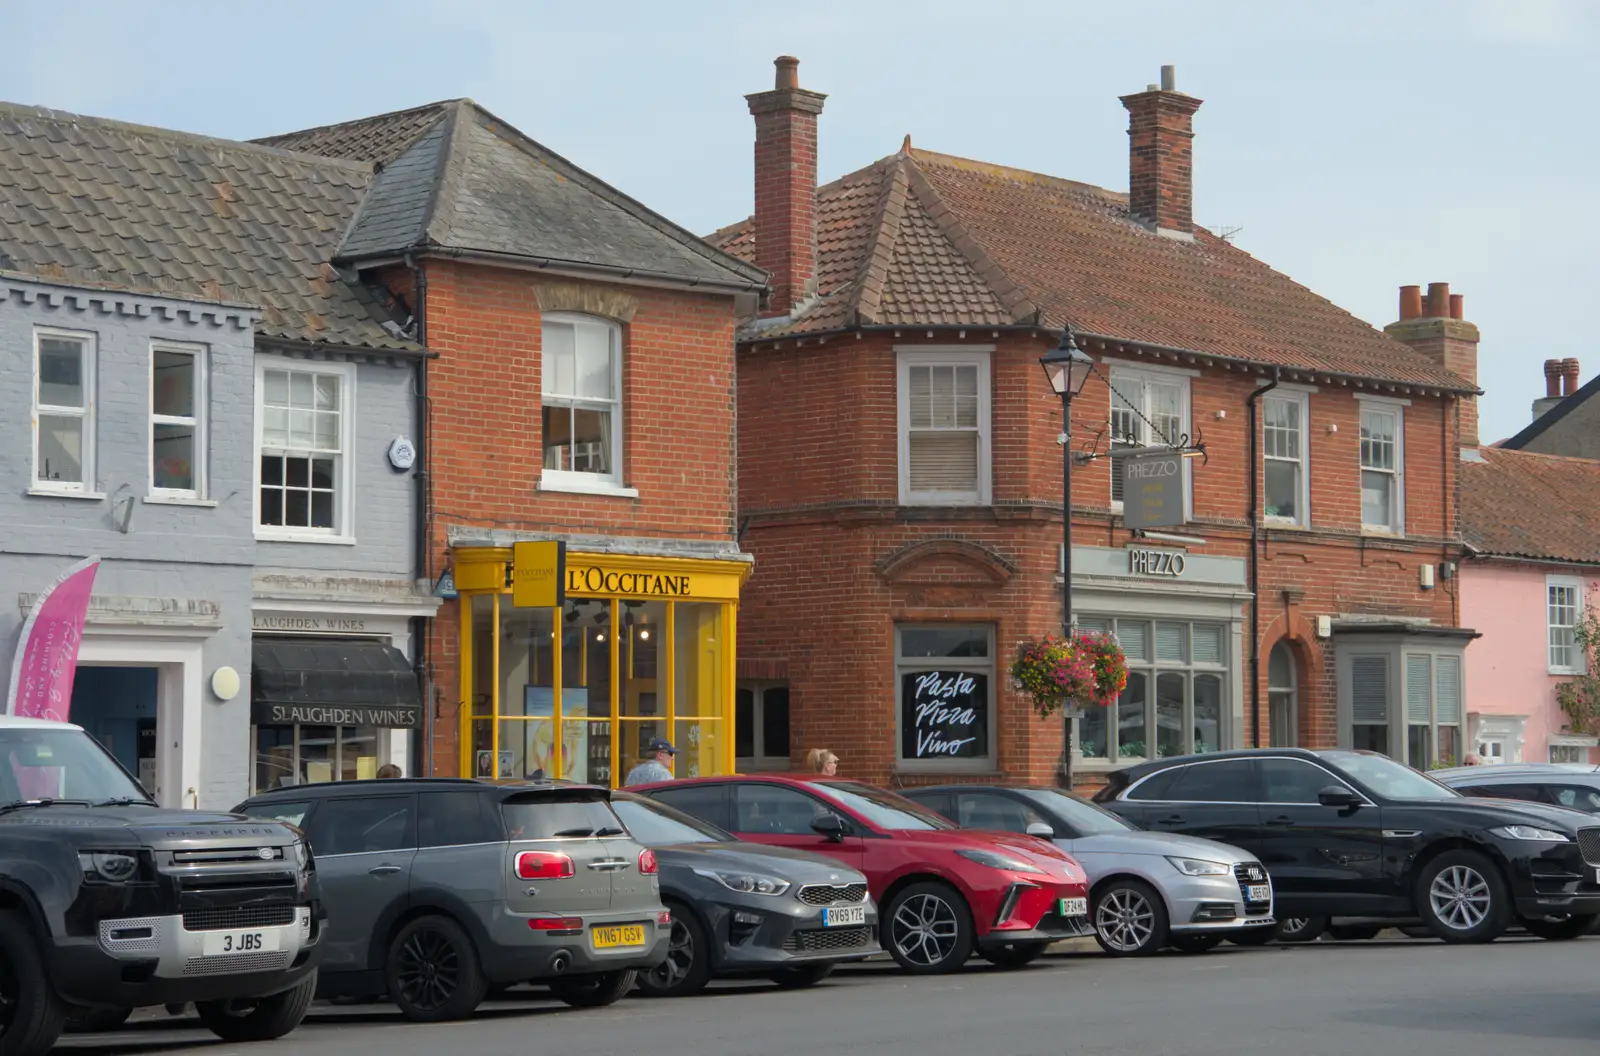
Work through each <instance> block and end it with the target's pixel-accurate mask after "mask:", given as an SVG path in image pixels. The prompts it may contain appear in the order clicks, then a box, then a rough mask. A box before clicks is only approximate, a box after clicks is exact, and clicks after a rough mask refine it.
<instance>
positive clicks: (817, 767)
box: [806, 748, 839, 777]
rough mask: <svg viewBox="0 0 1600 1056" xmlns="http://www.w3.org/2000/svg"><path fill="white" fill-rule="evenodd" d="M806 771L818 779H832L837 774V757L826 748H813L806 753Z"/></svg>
mask: <svg viewBox="0 0 1600 1056" xmlns="http://www.w3.org/2000/svg"><path fill="white" fill-rule="evenodd" d="M806 769H808V770H810V771H811V772H812V773H814V774H816V775H817V776H818V777H833V776H834V775H835V774H837V773H838V772H839V757H838V756H837V755H834V754H833V753H832V752H830V751H828V749H826V748H813V749H811V751H809V752H807V753H806Z"/></svg>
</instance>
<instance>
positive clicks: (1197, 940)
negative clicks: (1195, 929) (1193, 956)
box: [1172, 934, 1222, 953]
mask: <svg viewBox="0 0 1600 1056" xmlns="http://www.w3.org/2000/svg"><path fill="white" fill-rule="evenodd" d="M1221 945H1222V936H1221V935H1205V934H1200V935H1174V936H1173V937H1172V948H1173V949H1175V950H1177V951H1178V952H1179V953H1210V952H1211V951H1212V950H1214V949H1216V948H1217V947H1218V946H1221Z"/></svg>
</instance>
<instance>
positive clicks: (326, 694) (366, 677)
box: [250, 638, 422, 729]
mask: <svg viewBox="0 0 1600 1056" xmlns="http://www.w3.org/2000/svg"><path fill="white" fill-rule="evenodd" d="M253 646H254V648H253V654H254V656H253V662H252V670H251V674H250V721H251V722H253V723H255V724H256V725H257V726H288V725H291V724H293V723H302V724H304V725H312V726H385V727H390V728H403V729H417V728H419V727H421V725H422V694H421V692H420V691H419V690H418V688H417V676H416V672H414V671H412V669H411V664H410V662H409V661H407V660H406V658H405V656H404V654H402V653H401V652H400V650H398V649H395V648H393V647H392V646H389V645H385V644H384V643H382V642H378V641H363V640H361V639H349V640H342V641H333V640H327V639H305V640H304V641H294V640H290V639H281V638H279V639H274V638H257V639H255V640H254V642H253Z"/></svg>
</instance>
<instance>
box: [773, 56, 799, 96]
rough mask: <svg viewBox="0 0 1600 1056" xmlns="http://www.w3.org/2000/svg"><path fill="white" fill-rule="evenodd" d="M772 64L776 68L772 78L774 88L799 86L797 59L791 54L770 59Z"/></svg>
mask: <svg viewBox="0 0 1600 1056" xmlns="http://www.w3.org/2000/svg"><path fill="white" fill-rule="evenodd" d="M772 65H774V66H776V67H777V68H778V69H777V73H776V76H775V77H774V79H773V84H772V86H773V87H774V88H798V87H800V60H799V59H797V58H795V57H794V56H793V55H779V56H778V57H777V58H776V59H773V60H772Z"/></svg>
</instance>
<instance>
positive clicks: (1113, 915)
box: [1094, 887, 1156, 953]
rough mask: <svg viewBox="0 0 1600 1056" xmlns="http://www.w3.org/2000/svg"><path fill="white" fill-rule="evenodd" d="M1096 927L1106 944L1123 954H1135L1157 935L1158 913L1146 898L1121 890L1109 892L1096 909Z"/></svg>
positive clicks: (1136, 893)
mask: <svg viewBox="0 0 1600 1056" xmlns="http://www.w3.org/2000/svg"><path fill="white" fill-rule="evenodd" d="M1094 927H1095V930H1096V931H1098V932H1099V933H1100V937H1101V938H1102V939H1103V940H1105V943H1106V945H1108V946H1110V947H1111V948H1112V949H1114V950H1117V951H1118V952H1120V953H1133V952H1134V951H1136V950H1140V949H1143V948H1144V947H1145V945H1146V944H1147V943H1148V942H1149V941H1150V937H1151V936H1152V935H1154V934H1155V930H1156V914H1155V910H1154V909H1153V908H1152V907H1151V905H1150V901H1149V899H1147V898H1145V897H1144V895H1142V894H1140V893H1139V892H1138V891H1135V890H1132V889H1131V888H1126V887H1119V888H1116V889H1114V890H1112V891H1109V892H1107V893H1106V895H1105V897H1104V898H1102V899H1101V900H1100V904H1099V905H1098V906H1096V907H1095V911H1094Z"/></svg>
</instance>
